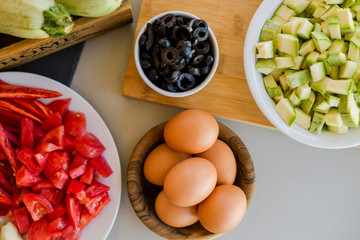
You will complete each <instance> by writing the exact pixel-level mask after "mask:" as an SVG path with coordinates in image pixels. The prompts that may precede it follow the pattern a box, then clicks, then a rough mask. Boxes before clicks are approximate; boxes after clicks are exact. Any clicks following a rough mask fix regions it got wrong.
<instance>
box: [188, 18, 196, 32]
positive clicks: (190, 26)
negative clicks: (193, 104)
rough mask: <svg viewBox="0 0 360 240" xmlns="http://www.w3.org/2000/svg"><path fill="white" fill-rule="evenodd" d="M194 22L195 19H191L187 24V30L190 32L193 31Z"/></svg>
mask: <svg viewBox="0 0 360 240" xmlns="http://www.w3.org/2000/svg"><path fill="white" fill-rule="evenodd" d="M195 20H196V19H191V20H190V22H189V24H188V29H189V31H190V32H192V31H193V29H194V22H195Z"/></svg>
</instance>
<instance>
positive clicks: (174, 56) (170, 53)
mask: <svg viewBox="0 0 360 240" xmlns="http://www.w3.org/2000/svg"><path fill="white" fill-rule="evenodd" d="M179 58H180V56H179V52H178V51H177V49H176V48H174V47H168V48H164V49H162V50H161V62H163V63H165V64H167V65H169V66H172V65H174V64H175V63H177V62H178V61H179Z"/></svg>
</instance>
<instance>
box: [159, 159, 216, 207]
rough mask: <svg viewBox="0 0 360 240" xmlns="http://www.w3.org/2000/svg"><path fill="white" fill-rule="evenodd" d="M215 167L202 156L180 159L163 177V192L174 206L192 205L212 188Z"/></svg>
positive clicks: (203, 197) (214, 183)
mask: <svg viewBox="0 0 360 240" xmlns="http://www.w3.org/2000/svg"><path fill="white" fill-rule="evenodd" d="M216 179H217V175H216V168H215V166H214V165H213V164H212V163H211V162H210V161H208V160H206V159H204V158H199V157H194V158H189V159H186V160H183V161H181V162H180V163H178V164H176V165H175V166H174V167H173V168H171V169H170V171H169V172H168V174H167V175H166V177H165V181H164V192H165V195H166V197H167V198H168V199H169V201H170V202H172V203H173V204H174V205H176V206H180V207H189V206H194V205H196V204H198V203H200V202H201V201H203V200H204V199H205V198H207V197H208V196H209V195H210V193H211V192H212V191H213V190H214V188H215V186H216Z"/></svg>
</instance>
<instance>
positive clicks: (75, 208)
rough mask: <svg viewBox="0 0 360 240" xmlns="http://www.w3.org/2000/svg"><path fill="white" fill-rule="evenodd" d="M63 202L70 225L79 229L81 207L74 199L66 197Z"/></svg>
mask: <svg viewBox="0 0 360 240" xmlns="http://www.w3.org/2000/svg"><path fill="white" fill-rule="evenodd" d="M65 201H66V209H67V212H68V216H69V220H70V223H71V224H72V226H73V227H74V228H75V229H79V228H80V215H81V211H82V205H81V204H80V202H79V201H78V200H77V199H76V198H73V197H66V200H65Z"/></svg>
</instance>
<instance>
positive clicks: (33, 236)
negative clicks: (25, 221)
mask: <svg viewBox="0 0 360 240" xmlns="http://www.w3.org/2000/svg"><path fill="white" fill-rule="evenodd" d="M48 224H49V223H48V221H46V219H44V218H42V219H40V220H39V221H35V222H33V223H32V224H31V225H30V228H29V231H28V239H29V240H50V239H51V236H50V234H49V232H48V231H47V226H48Z"/></svg>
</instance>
